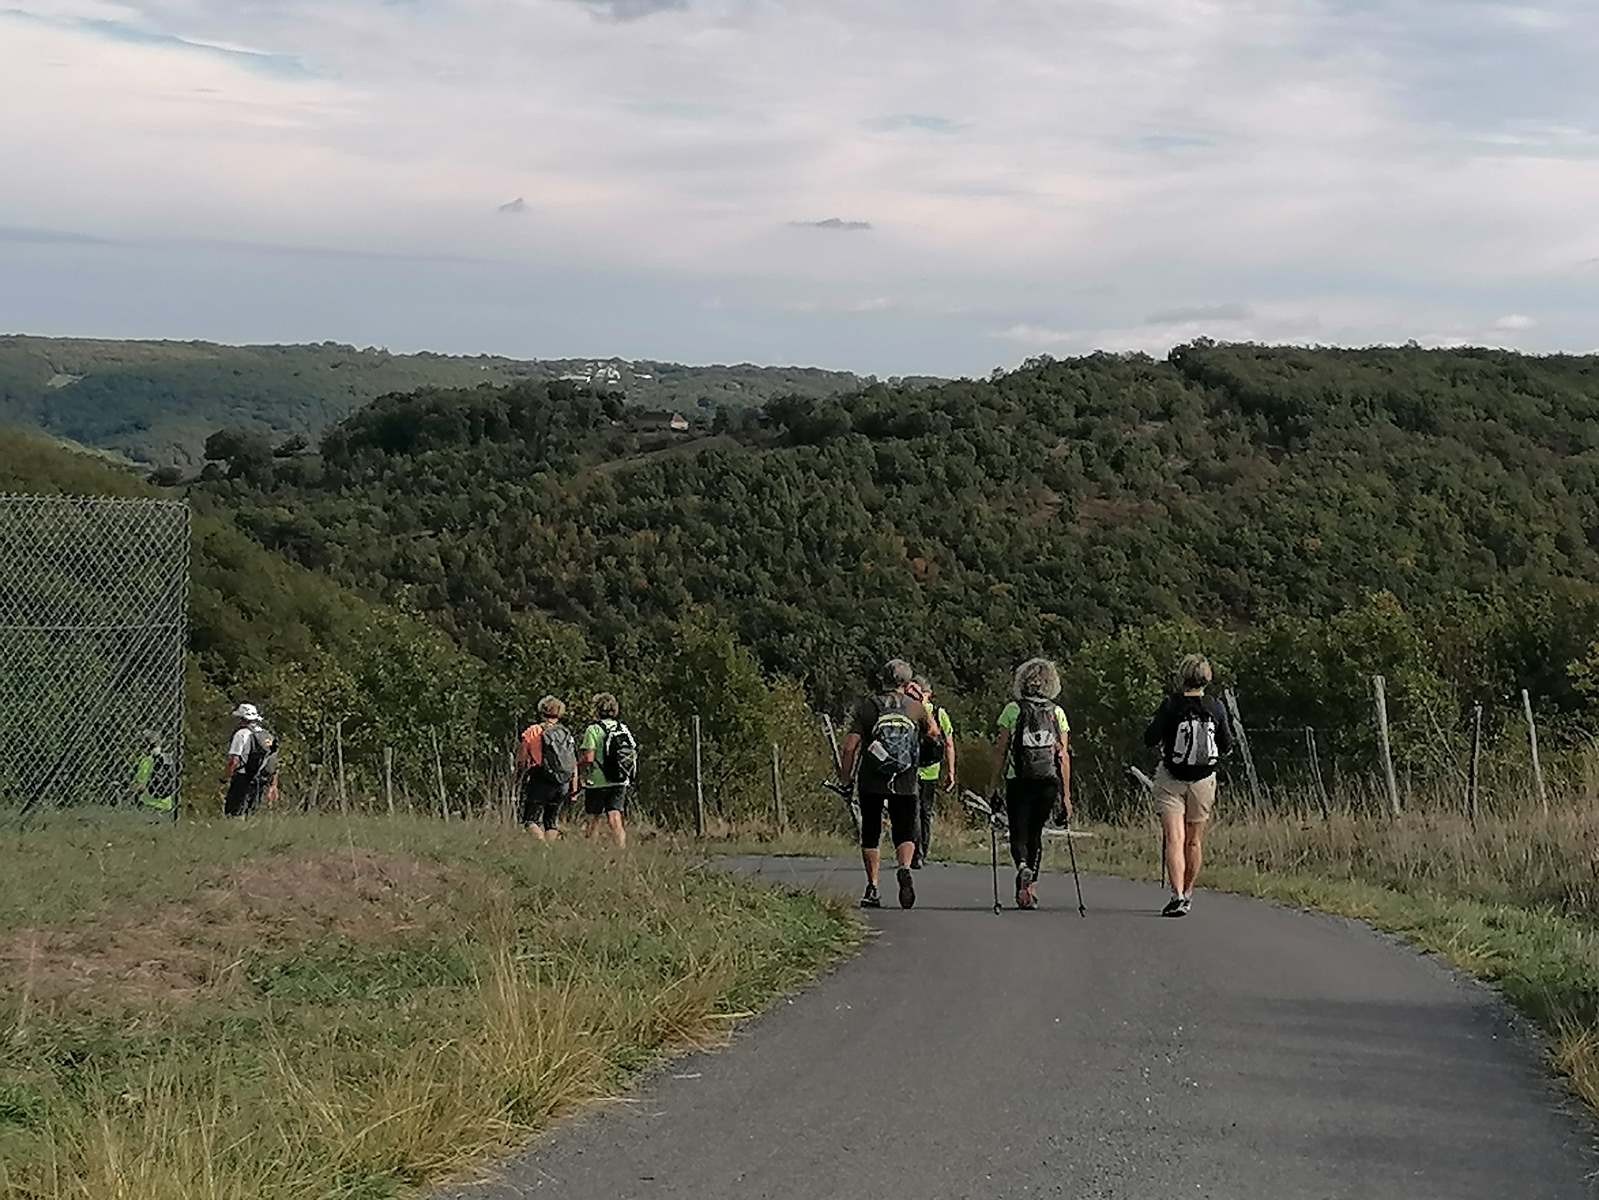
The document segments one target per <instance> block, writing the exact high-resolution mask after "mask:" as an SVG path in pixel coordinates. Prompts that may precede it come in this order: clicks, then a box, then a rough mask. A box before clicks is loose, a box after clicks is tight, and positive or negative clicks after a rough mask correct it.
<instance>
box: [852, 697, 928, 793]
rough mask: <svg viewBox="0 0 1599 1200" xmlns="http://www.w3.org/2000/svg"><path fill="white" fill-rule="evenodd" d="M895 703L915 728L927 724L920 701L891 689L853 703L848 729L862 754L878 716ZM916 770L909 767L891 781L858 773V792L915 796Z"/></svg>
mask: <svg viewBox="0 0 1599 1200" xmlns="http://www.w3.org/2000/svg"><path fill="white" fill-rule="evenodd" d="M896 703H897V704H898V705H899V708H900V711H901V712H903V713H904V714H905V715H906V716H907V717H909V718H910V719H911V720H912V721H915V722H916V725H917V728H918V729H920V730H922V731H923V732H925V726H926V724H927V709H926V708H924V707H923V705H922V702H921V701H920V700H912V699H910V697H908V696H905V695H901V694H900V693H897V692H891V693H889V694H887V695H879V696H867V697H865V698H864V699H863V700H862V701H861V702H860V703H859V704H857V705H856V706H855V715H854V716H853V717H852V718H851V720H850V726H849V731H850V732H851V733H853V734H855V735H857V736H858V737H859V738H860V739H861V753H862V754H864V753H865V752H866V746H867V744H868V743H870V742H871V740H872V731H873V730H874V729H876V728H877V719H878V718H879V717H881V716H882V715H883V713H884V711H885V710H887V709H888V707H889V706H890V705H891V704H896ZM917 774H918V771H917V768H916V767H912V768H911V769H910V770H909V771H904V772H902V773H901V774H899V775H898V776H896V777H895V778H894V779H893V780H891V781H889V782H887V783H884V782H880V781H879V780H876V779H873V778H871V777H870V774H869V773H868V772H862V773H861V775H860V780H861V792H862V794H863V795H868V796H914V795H916V777H917Z"/></svg>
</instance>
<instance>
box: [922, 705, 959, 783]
mask: <svg viewBox="0 0 1599 1200" xmlns="http://www.w3.org/2000/svg"><path fill="white" fill-rule="evenodd" d="M938 727H939V728H940V729H942V730H943V731H944V744H945V745H948V744H949V739H950V738H952V737H954V736H955V726H954V723H953V722H952V721H950V719H949V709H947V708H941V709H939V710H938ZM943 770H944V759H943V757H942V756H940V757H939V760H938V761H937V762H935V763H928V764H927V765H926V766H925V767H923V768H922V769H921V771H920V775H921V777H922V778H923V779H932V780H935V781H936V780H937V779H938V776H939V774H940V773H941V772H942V771H943Z"/></svg>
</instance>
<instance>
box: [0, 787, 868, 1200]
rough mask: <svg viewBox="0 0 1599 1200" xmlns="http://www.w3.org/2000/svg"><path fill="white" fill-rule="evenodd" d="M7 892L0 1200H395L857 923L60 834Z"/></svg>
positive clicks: (85, 825)
mask: <svg viewBox="0 0 1599 1200" xmlns="http://www.w3.org/2000/svg"><path fill="white" fill-rule="evenodd" d="M5 836H6V839H7V844H6V845H5V846H4V853H5V855H6V858H7V866H8V870H7V872H6V873H5V874H4V875H3V876H0V957H3V961H0V968H3V970H0V1196H5V1197H7V1198H8V1200H10V1198H13V1197H14V1198H16V1200H34V1198H43V1197H52V1198H55V1197H82V1198H83V1200H89V1198H91V1197H93V1198H99V1197H107V1196H116V1197H119V1198H121V1200H180V1198H181V1200H187V1198H189V1197H196V1198H198V1197H205V1198H207V1200H213V1198H214V1200H231V1198H234V1197H237V1198H238V1200H246V1198H250V1200H254V1198H264V1200H280V1198H281V1200H288V1198H290V1197H309V1196H316V1197H340V1198H346V1200H357V1198H359V1200H369V1198H370V1200H376V1198H380V1197H390V1196H400V1195H404V1194H407V1193H408V1192H410V1191H413V1190H415V1189H416V1188H417V1187H419V1186H420V1185H423V1184H424V1183H426V1182H428V1181H431V1180H436V1179H438V1178H440V1177H443V1176H448V1175H451V1174H455V1173H458V1172H460V1171H462V1170H463V1169H466V1168H467V1167H469V1166H470V1165H471V1164H473V1163H477V1162H481V1161H482V1159H483V1157H484V1156H485V1155H489V1154H492V1153H493V1152H494V1151H496V1150H497V1149H501V1148H505V1147H508V1146H511V1145H513V1144H516V1143H517V1142H520V1141H524V1140H525V1139H526V1138H527V1137H529V1136H530V1135H531V1134H532V1133H533V1132H535V1131H536V1130H538V1129H540V1128H542V1127H543V1126H545V1125H546V1124H547V1123H548V1122H549V1121H550V1120H551V1119H553V1118H554V1117H556V1116H558V1115H559V1114H561V1113H562V1112H565V1111H568V1110H570V1109H572V1108H573V1107H575V1106H578V1105H581V1104H583V1103H585V1102H588V1101H592V1100H594V1099H597V1098H601V1097H603V1096H606V1095H610V1094H613V1093H614V1092H615V1091H616V1090H617V1089H619V1088H621V1087H623V1086H625V1084H626V1082H627V1080H628V1078H629V1076H630V1075H631V1074H632V1073H633V1072H636V1071H637V1070H639V1069H641V1068H643V1067H646V1066H649V1065H650V1064H652V1063H654V1062H655V1061H657V1060H658V1059H659V1058H660V1056H661V1055H663V1054H665V1053H668V1052H671V1051H672V1050H674V1049H680V1048H683V1047H687V1046H692V1045H698V1044H702V1043H708V1042H712V1041H714V1040H716V1039H718V1038H720V1037H722V1036H724V1035H725V1033H726V1031H727V1029H728V1028H729V1026H730V1024H731V1021H730V1020H728V1019H727V1018H728V1017H729V1016H731V1015H733V1014H741V1013H747V1012H752V1011H757V1010H759V1009H761V1008H763V1007H764V1006H765V1005H767V1004H768V1003H770V1001H771V1000H772V999H773V998H775V997H776V996H778V995H781V994H782V993H784V992H786V991H789V990H791V989H793V988H794V987H796V986H798V985H799V984H801V983H802V982H803V981H804V980H806V979H808V978H810V977H811V976H812V975H814V974H815V972H817V971H818V970H820V969H822V968H823V967H825V966H826V965H827V964H828V963H829V962H831V961H833V960H834V959H836V958H837V957H838V956H840V955H841V954H843V953H845V952H846V951H847V950H849V949H850V948H851V947H852V946H853V945H854V944H855V943H856V941H857V939H858V927H857V925H856V924H855V922H854V920H853V917H852V916H851V914H849V913H848V912H847V910H846V909H844V908H843V907H842V906H841V905H839V904H837V903H834V902H830V901H828V900H825V899H819V898H817V897H814V896H810V895H802V894H791V893H783V892H779V891H774V890H769V889H765V888H754V887H750V886H748V885H747V884H739V883H737V882H735V881H734V880H732V879H730V878H728V877H727V876H725V875H724V874H722V873H721V872H719V871H717V870H715V869H708V868H704V867H701V866H698V865H696V863H697V856H694V855H688V854H681V853H676V852H673V851H672V850H671V849H670V848H669V847H661V848H651V847H641V848H638V849H636V850H634V851H631V852H629V853H628V854H626V855H622V856H617V855H614V854H612V853H610V852H608V851H607V850H605V849H602V848H600V847H597V846H591V845H582V844H560V845H556V846H548V847H546V846H541V845H539V844H537V843H534V842H532V841H530V840H526V839H525V838H524V837H523V836H522V835H520V834H518V833H515V832H511V831H507V830H503V829H499V828H493V827H488V826H484V825H480V824H475V823H474V824H467V823H455V824H452V825H449V826H446V825H443V824H440V823H435V822H426V821H410V820H399V821H388V820H383V821H378V820H356V821H343V820H338V819H331V818H310V819H284V820H270V819H268V820H262V821H259V822H256V823H253V824H250V825H242V824H227V825H223V824H215V825H212V824H205V823H184V824H181V825H179V826H177V827H171V826H152V825H145V824H140V823H130V822H119V821H112V822H105V821H72V820H65V821H58V822H56V823H54V824H52V825H51V826H50V827H48V828H45V829H41V830H34V831H30V832H28V833H26V834H24V835H22V836H18V835H16V834H15V833H8V834H7V835H5Z"/></svg>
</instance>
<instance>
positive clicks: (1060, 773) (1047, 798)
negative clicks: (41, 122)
mask: <svg viewBox="0 0 1599 1200" xmlns="http://www.w3.org/2000/svg"><path fill="white" fill-rule="evenodd" d="M1211 680H1212V671H1211V666H1210V663H1209V662H1208V661H1207V660H1206V659H1205V658H1204V657H1203V656H1202V655H1198V654H1190V655H1188V656H1187V657H1186V658H1184V659H1183V660H1182V662H1181V663H1179V664H1178V667H1177V671H1176V675H1175V678H1174V680H1173V684H1172V688H1171V691H1170V693H1169V694H1168V695H1167V696H1166V698H1165V699H1164V700H1163V701H1162V702H1161V704H1160V707H1159V708H1158V709H1157V710H1156V712H1155V715H1154V718H1153V719H1152V720H1151V721H1150V723H1149V726H1148V728H1147V729H1146V730H1145V731H1144V744H1145V745H1146V746H1147V747H1149V748H1150V749H1152V750H1157V751H1158V752H1159V763H1158V765H1157V766H1156V769H1155V773H1154V775H1153V776H1152V777H1150V778H1149V786H1150V790H1151V793H1152V796H1153V800H1154V804H1155V807H1156V810H1157V812H1158V813H1159V816H1160V821H1161V836H1162V841H1163V846H1164V850H1163V859H1164V863H1165V870H1166V877H1167V880H1168V882H1169V883H1170V885H1171V892H1172V894H1171V899H1170V900H1169V901H1168V903H1167V904H1166V907H1165V909H1164V910H1163V914H1164V915H1165V916H1170V917H1181V916H1186V915H1187V914H1188V912H1189V911H1190V909H1191V908H1192V906H1193V895H1194V885H1195V883H1196V881H1197V880H1198V877H1199V868H1200V864H1201V862H1202V861H1203V855H1204V837H1205V827H1206V824H1207V823H1208V822H1209V821H1210V818H1211V812H1212V809H1213V807H1214V805H1215V801H1216V769H1217V764H1218V763H1219V762H1220V760H1221V759H1222V758H1223V757H1225V756H1226V755H1227V753H1228V752H1229V751H1230V750H1231V748H1232V742H1233V737H1232V728H1231V726H1230V725H1229V723H1228V719H1227V711H1226V709H1225V708H1223V707H1222V705H1221V704H1220V703H1218V702H1217V701H1216V700H1215V699H1214V698H1212V697H1210V696H1207V695H1206V689H1207V688H1208V687H1209V686H1210V683H1211ZM1060 691H1061V682H1060V672H1059V670H1058V669H1057V668H1056V666H1055V664H1054V663H1053V662H1051V661H1050V660H1048V659H1046V658H1030V659H1028V660H1027V661H1026V662H1024V663H1022V664H1021V666H1019V667H1017V668H1016V672H1015V676H1014V679H1013V687H1012V698H1011V700H1010V702H1009V703H1007V704H1006V705H1005V707H1004V708H1003V709H1002V710H1001V711H1000V713H999V717H998V720H997V721H996V725H995V733H996V740H995V744H994V757H993V771H994V776H993V777H994V779H995V780H996V781H999V782H998V783H997V784H996V787H995V790H994V796H993V799H992V800H991V801H990V805H991V808H990V811H991V812H994V813H1001V812H1002V813H1003V815H1004V824H1005V825H1006V827H1007V829H1008V835H1009V842H1010V856H1011V861H1012V863H1013V865H1014V866H1015V868H1016V890H1015V900H1016V907H1017V908H1019V909H1022V910H1028V909H1032V908H1035V907H1037V904H1038V892H1037V888H1038V874H1039V869H1040V867H1041V865H1042V862H1043V855H1044V831H1045V827H1046V826H1047V825H1048V823H1049V820H1050V818H1051V817H1052V816H1053V817H1054V818H1055V819H1056V821H1057V823H1058V824H1059V825H1061V826H1065V827H1068V829H1069V826H1070V824H1071V819H1072V760H1071V722H1070V721H1069V720H1068V719H1067V717H1066V713H1065V710H1064V709H1062V708H1061V706H1060V705H1059V704H1058V703H1057V702H1056V701H1057V700H1058V699H1059V697H1060ZM590 709H591V711H592V712H593V714H594V716H593V719H592V720H591V721H590V722H589V723H588V724H587V725H586V726H584V729H583V733H582V736H581V738H579V737H577V736H575V735H574V734H573V731H572V729H571V727H569V726H568V725H567V724H566V723H565V718H566V714H567V707H566V704H565V702H564V701H562V700H561V699H559V698H558V697H556V696H545V697H544V698H543V699H542V700H540V701H539V703H538V715H537V718H536V719H535V720H534V721H533V722H532V723H531V724H530V725H529V726H528V727H527V728H526V729H525V730H524V731H523V732H522V734H521V736H520V739H519V741H518V743H517V747H516V755H515V779H516V792H517V796H518V800H519V815H520V821H521V824H522V826H523V827H524V828H526V829H527V830H528V831H529V832H531V833H532V834H533V835H534V836H535V837H537V838H538V839H539V840H541V841H550V840H554V839H556V838H558V837H560V836H561V832H560V825H559V822H560V815H561V810H562V808H563V807H565V806H566V805H567V804H568V803H574V804H575V803H577V802H578V801H581V803H582V808H583V815H584V820H585V833H586V834H587V836H589V837H593V836H596V835H597V834H599V833H600V832H601V831H602V830H603V831H605V832H606V833H608V834H609V836H610V837H611V839H612V840H614V842H615V843H616V845H617V846H618V847H624V846H626V845H627V831H626V829H625V827H624V824H623V817H624V814H625V813H626V811H627V798H628V791H629V789H630V788H631V787H632V785H633V783H634V781H635V779H636V777H637V774H638V762H639V747H638V742H637V740H636V739H635V738H634V736H633V733H632V731H631V730H630V729H629V728H628V727H627V725H626V724H625V723H623V721H622V710H621V705H620V703H619V702H618V701H617V698H616V697H615V696H614V695H612V694H611V693H609V692H601V693H600V694H599V695H597V696H595V697H594V698H593V700H592V702H591V705H590ZM233 716H234V720H235V722H236V727H235V729H234V732H233V736H232V739H231V740H230V741H229V744H228V753H227V761H226V765H225V768H224V772H223V778H222V785H223V789H224V799H223V811H224V812H225V813H226V814H227V815H228V816H230V817H234V816H247V815H249V814H250V813H252V812H254V811H255V810H256V808H257V807H258V806H259V805H260V804H262V803H263V802H264V803H266V804H267V805H268V806H270V805H271V804H272V803H273V799H274V796H275V793H276V790H277V758H278V749H277V740H276V739H275V738H274V737H273V736H272V734H271V733H270V732H268V731H267V729H266V728H265V726H264V725H263V724H262V720H261V714H260V712H259V711H258V710H257V708H256V706H255V705H253V704H240V705H239V706H238V708H236V709H235V710H234V713H233ZM146 765H148V764H146ZM838 769H839V781H838V790H839V791H840V792H841V793H842V794H844V795H846V796H855V797H856V798H857V799H858V804H859V814H860V845H861V861H862V865H863V866H864V868H865V871H866V890H865V892H864V893H863V894H862V896H861V901H860V903H861V907H863V908H880V907H882V897H881V893H880V891H879V880H880V873H881V865H882V851H881V845H882V839H883V818H884V816H885V814H886V815H887V818H888V826H889V834H890V837H891V839H892V841H893V845H894V862H895V867H896V871H895V882H896V884H897V885H898V891H899V904H900V907H901V908H912V907H914V906H915V904H916V879H915V872H916V871H918V870H920V869H921V867H922V866H923V865H924V864H925V863H926V862H927V859H928V856H929V854H930V853H931V851H932V837H933V824H934V817H935V815H936V810H937V804H938V795H939V792H940V790H941V789H942V791H944V792H945V793H946V794H949V793H954V792H955V790H956V786H957V783H956V758H955V730H954V723H953V722H952V721H951V719H950V715H949V712H948V710H947V709H945V708H943V707H941V706H940V705H939V704H938V703H937V702H936V698H935V696H934V692H933V686H932V684H931V683H930V682H929V681H928V680H927V678H926V677H925V676H919V675H917V674H916V673H915V671H914V670H913V669H912V667H911V665H910V663H908V662H906V661H905V660H903V659H898V658H896V659H890V660H889V661H888V662H887V663H885V664H884V665H883V667H882V669H881V671H880V672H879V674H878V678H877V680H876V681H875V686H874V688H873V690H872V691H871V693H870V694H868V695H867V696H865V697H863V698H862V699H861V701H860V703H859V704H857V705H856V708H855V712H854V716H853V718H852V720H851V722H850V726H849V731H848V733H847V735H846V736H845V739H844V743H843V746H842V747H841V749H840V752H839V760H838ZM140 771H141V773H143V778H141V779H140V780H139V782H140V786H141V790H142V791H144V792H146V793H148V792H149V791H150V784H151V781H150V779H149V777H148V772H146V771H145V770H144V767H141V768H140Z"/></svg>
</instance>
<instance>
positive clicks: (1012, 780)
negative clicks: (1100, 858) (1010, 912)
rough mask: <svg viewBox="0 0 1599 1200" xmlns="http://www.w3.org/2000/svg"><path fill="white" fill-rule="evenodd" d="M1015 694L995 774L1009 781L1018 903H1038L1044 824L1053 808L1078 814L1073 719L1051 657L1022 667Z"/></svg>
mask: <svg viewBox="0 0 1599 1200" xmlns="http://www.w3.org/2000/svg"><path fill="white" fill-rule="evenodd" d="M1012 693H1013V694H1014V696H1015V699H1014V700H1012V701H1011V702H1010V703H1009V704H1007V705H1006V706H1005V708H1004V711H1002V712H1001V713H1000V714H999V741H998V743H997V744H996V745H995V747H994V768H995V770H994V773H995V775H996V776H998V777H1000V778H1003V779H1004V780H1005V816H1006V819H1007V821H1008V822H1009V824H1010V857H1011V862H1012V863H1013V864H1014V865H1015V867H1016V907H1017V908H1019V909H1024V910H1025V909H1031V908H1035V907H1036V906H1037V904H1038V893H1037V881H1038V869H1039V867H1040V866H1041V865H1042V863H1043V859H1044V825H1045V823H1046V822H1047V821H1048V820H1049V817H1050V814H1051V813H1058V814H1059V815H1060V820H1061V823H1062V824H1065V825H1070V824H1071V819H1072V760H1071V756H1070V753H1069V750H1070V746H1069V743H1070V740H1071V731H1072V727H1071V723H1070V722H1068V721H1067V720H1066V714H1065V713H1064V712H1063V711H1062V710H1061V707H1060V705H1058V704H1056V703H1055V698H1056V697H1057V696H1059V695H1060V672H1059V671H1058V670H1056V668H1055V664H1054V663H1052V662H1050V661H1049V659H1047V658H1030V659H1028V660H1027V661H1026V662H1024V663H1023V664H1022V665H1021V666H1019V667H1017V668H1016V677H1015V681H1014V687H1013V688H1012Z"/></svg>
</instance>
